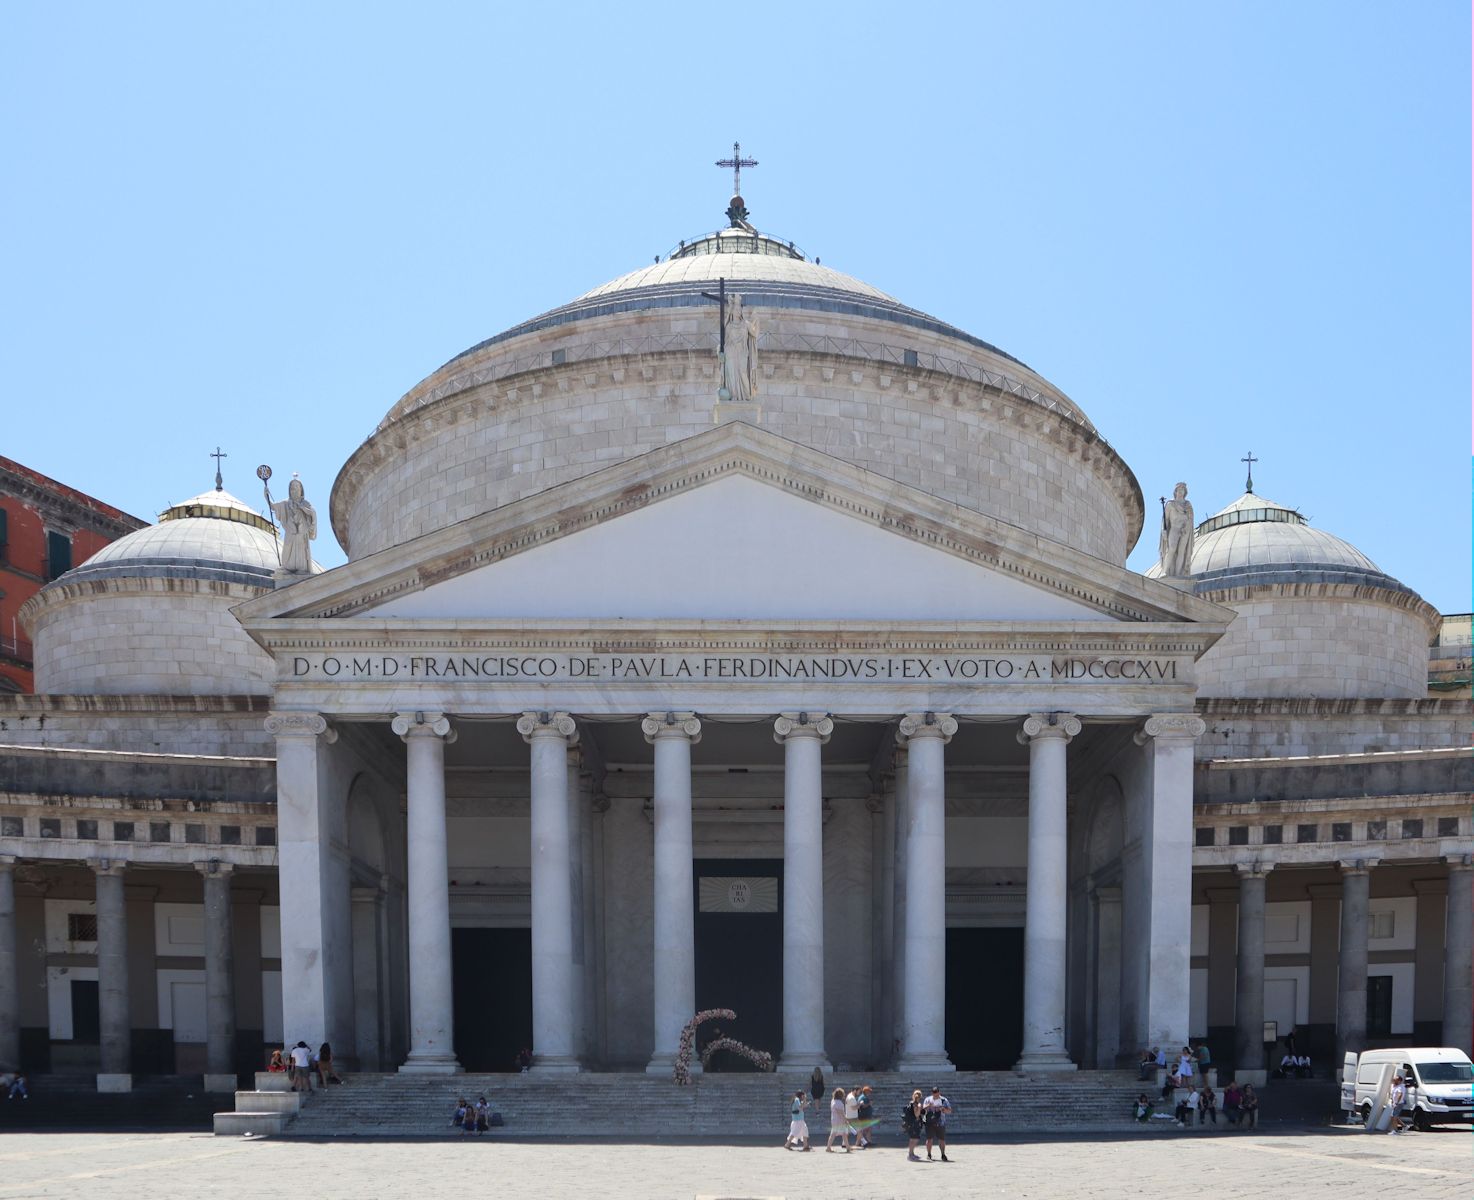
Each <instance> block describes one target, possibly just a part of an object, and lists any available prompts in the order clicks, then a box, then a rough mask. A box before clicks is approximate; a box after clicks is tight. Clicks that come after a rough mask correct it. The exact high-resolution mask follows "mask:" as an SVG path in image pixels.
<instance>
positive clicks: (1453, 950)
mask: <svg viewBox="0 0 1474 1200" xmlns="http://www.w3.org/2000/svg"><path fill="white" fill-rule="evenodd" d="M1471 890H1474V859H1471V857H1470V856H1469V855H1467V854H1460V855H1457V856H1454V857H1451V858H1449V859H1448V900H1447V904H1448V909H1447V915H1446V917H1445V919H1444V920H1445V924H1444V935H1443V944H1444V954H1443V1044H1444V1045H1445V1046H1457V1047H1458V1048H1459V1049H1460V1050H1462V1051H1463V1052H1464V1053H1465V1054H1469V1053H1471V1052H1474V1045H1471V1044H1470V1043H1471V1035H1474V1008H1471V997H1470V991H1471V984H1474V979H1471V976H1474V903H1471Z"/></svg>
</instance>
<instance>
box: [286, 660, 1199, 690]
mask: <svg viewBox="0 0 1474 1200" xmlns="http://www.w3.org/2000/svg"><path fill="white" fill-rule="evenodd" d="M283 666H284V667H285V668H286V671H285V674H286V678H288V679H292V680H300V681H304V682H309V681H310V682H323V681H340V682H352V683H396V684H398V683H424V682H426V681H429V680H441V681H451V682H457V683H507V682H520V683H526V682H529V681H531V682H569V681H572V682H581V681H587V682H606V683H607V682H619V683H640V682H645V681H648V682H652V683H653V682H664V681H671V680H680V681H684V682H694V683H723V684H732V683H753V682H757V683H771V682H773V681H787V680H825V681H833V682H840V683H847V684H853V683H860V684H864V683H876V684H887V683H933V684H949V683H1005V684H1006V683H1024V682H1029V683H1061V684H1069V683H1092V684H1100V683H1128V684H1142V683H1147V684H1151V683H1169V684H1170V683H1176V682H1178V680H1179V676H1178V662H1177V660H1176V659H1175V658H1069V657H1051V656H1048V655H1043V656H1005V657H987V656H979V655H965V654H945V655H786V654H735V655H734V654H566V653H558V654H464V653H445V654H346V653H345V654H336V655H335V654H312V655H298V656H293V657H291V658H289V659H284V660H283Z"/></svg>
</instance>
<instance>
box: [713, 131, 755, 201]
mask: <svg viewBox="0 0 1474 1200" xmlns="http://www.w3.org/2000/svg"><path fill="white" fill-rule="evenodd" d="M717 166H719V167H731V168H732V195H734V196H740V195H742V168H743V167H755V166H757V159H755V158H743V157H742V143H741V142H733V143H732V157H731V158H719V159H717Z"/></svg>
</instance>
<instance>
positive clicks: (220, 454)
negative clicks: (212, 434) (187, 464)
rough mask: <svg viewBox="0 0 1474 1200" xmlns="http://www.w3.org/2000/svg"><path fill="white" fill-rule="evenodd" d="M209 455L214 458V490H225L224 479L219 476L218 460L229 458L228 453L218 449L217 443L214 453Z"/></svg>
mask: <svg viewBox="0 0 1474 1200" xmlns="http://www.w3.org/2000/svg"><path fill="white" fill-rule="evenodd" d="M210 457H211V458H213V459H214V460H215V490H216V491H217V492H223V491H224V490H225V480H224V479H223V478H222V477H221V474H220V460H221V459H222V458H229V457H230V455H228V454H227V453H225V451H224V450H222V449H220V447H219V446H218V445H217V446H216V447H215V453H214V454H212V455H210Z"/></svg>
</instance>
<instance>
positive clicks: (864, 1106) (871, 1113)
mask: <svg viewBox="0 0 1474 1200" xmlns="http://www.w3.org/2000/svg"><path fill="white" fill-rule="evenodd" d="M855 1099H856V1100H857V1101H858V1102H859V1103H858V1112H859V1116H860V1121H859V1128H860V1146H861V1148H862V1149H868V1148H869V1146H870V1142H871V1137H870V1131H871V1130H872V1129H874V1128H875V1101H874V1099H873V1097H872V1095H871V1092H870V1085H869V1084H868V1083H867V1084H866V1085H865V1086H864V1087H862V1088H861V1089H860V1090H859V1092H858V1093H857V1095H856V1097H855Z"/></svg>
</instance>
